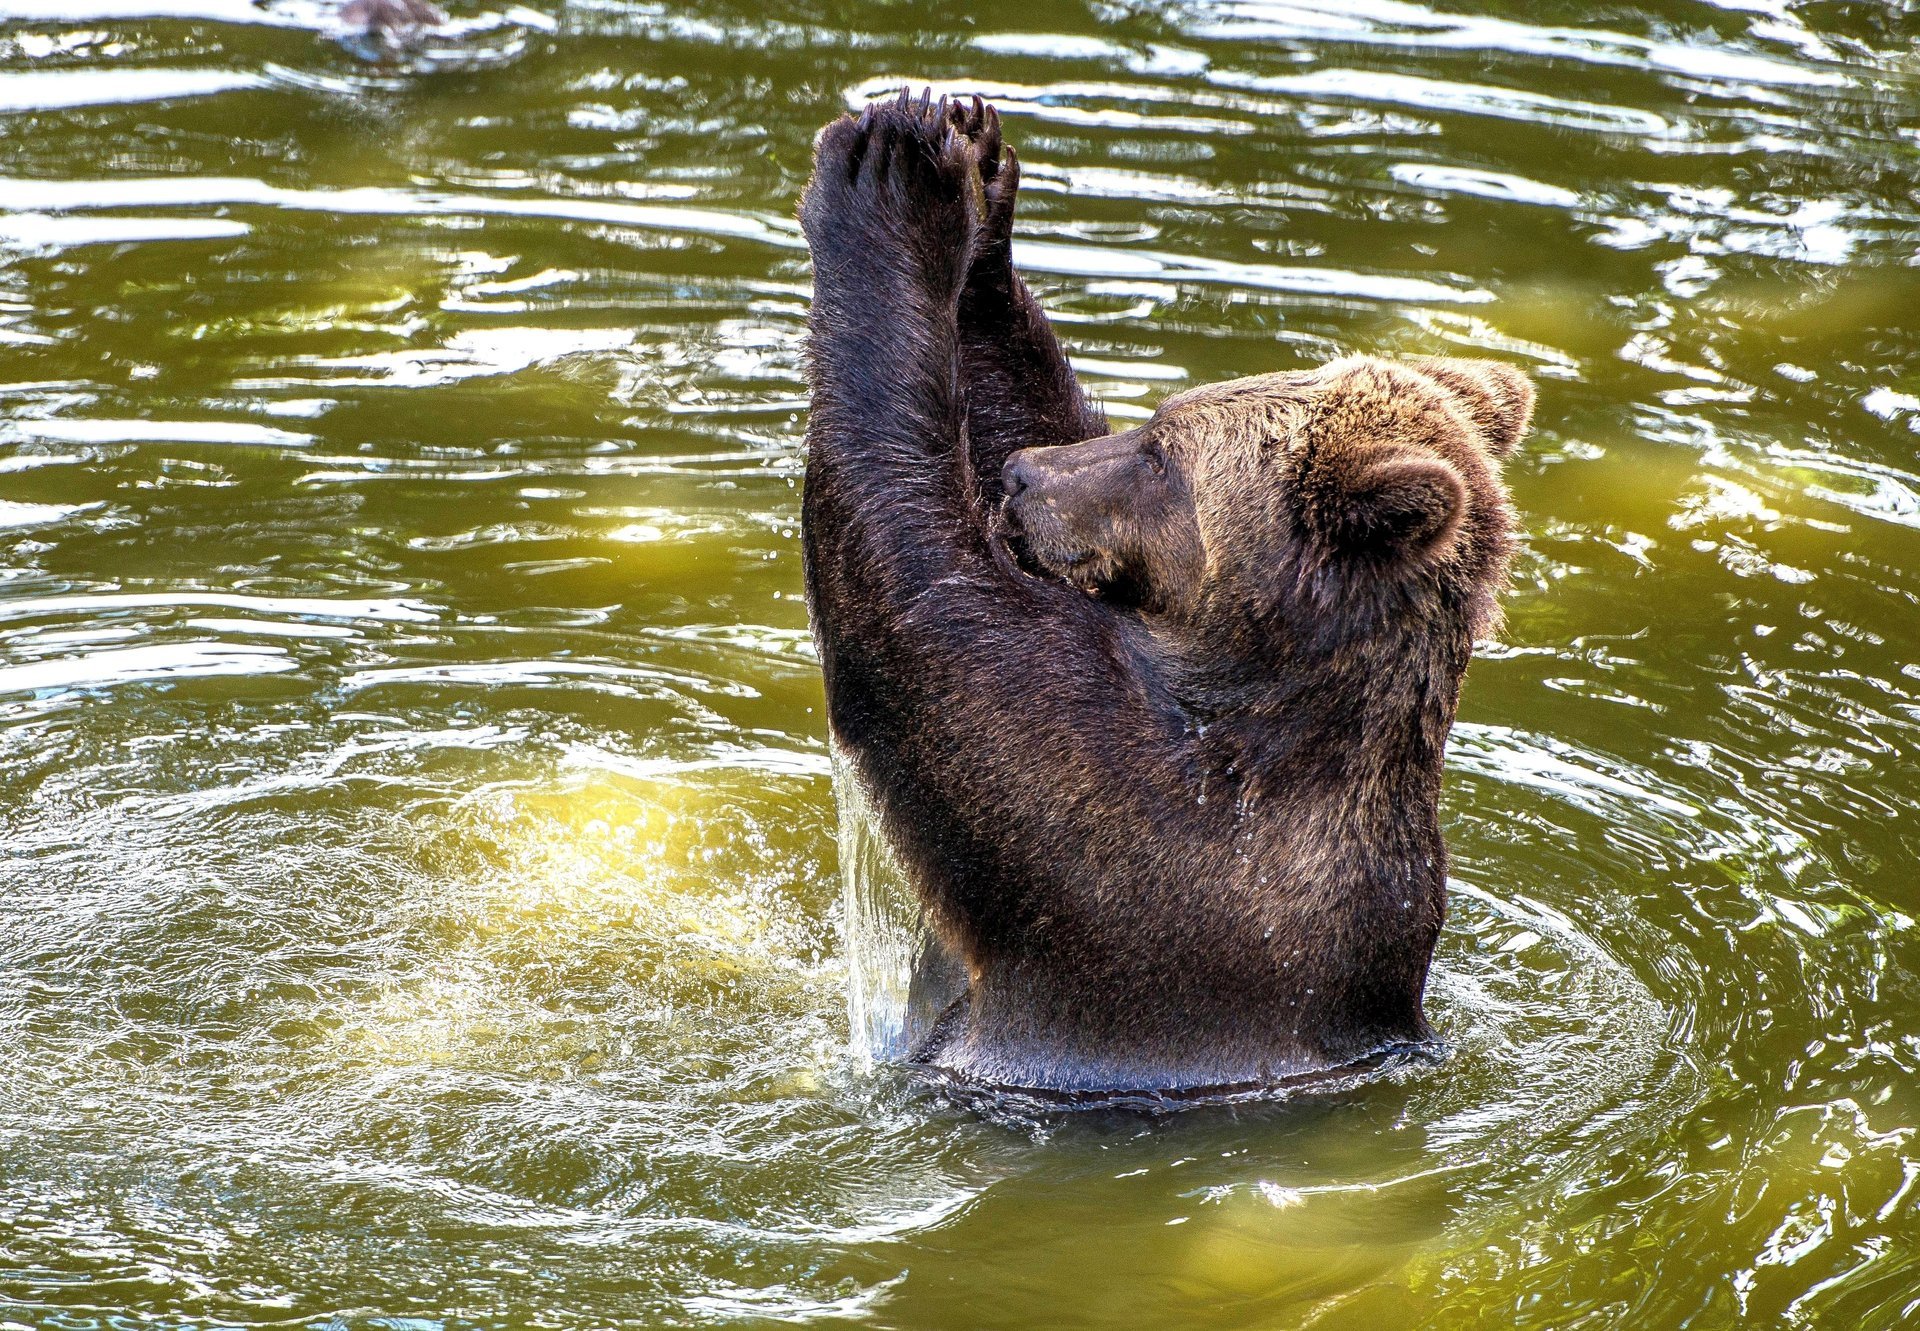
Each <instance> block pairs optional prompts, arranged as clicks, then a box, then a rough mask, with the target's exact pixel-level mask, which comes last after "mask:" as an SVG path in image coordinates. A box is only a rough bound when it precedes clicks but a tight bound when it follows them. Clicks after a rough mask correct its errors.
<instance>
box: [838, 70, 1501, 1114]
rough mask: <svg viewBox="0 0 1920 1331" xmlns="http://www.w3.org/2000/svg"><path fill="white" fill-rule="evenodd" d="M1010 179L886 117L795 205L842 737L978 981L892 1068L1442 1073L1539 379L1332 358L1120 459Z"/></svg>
mask: <svg viewBox="0 0 1920 1331" xmlns="http://www.w3.org/2000/svg"><path fill="white" fill-rule="evenodd" d="M1019 179H1020V166H1019V159H1018V156H1017V155H1016V153H1015V152H1014V149H1013V148H1012V146H1011V145H1009V144H1007V143H1006V142H1005V141H1004V138H1003V135H1002V131H1001V125H1000V120H999V116H998V114H997V112H996V111H995V110H994V109H993V108H992V107H991V106H990V105H987V104H986V103H984V102H982V101H981V100H980V99H978V98H974V99H970V100H963V99H951V100H950V99H945V98H942V99H940V100H938V101H935V100H933V99H932V97H931V95H930V94H922V95H921V96H920V97H919V98H918V99H914V98H912V97H911V96H910V95H909V94H908V93H905V92H903V93H902V94H901V95H900V97H899V98H898V99H897V100H892V101H886V102H882V103H879V104H876V105H873V106H870V107H868V108H867V109H866V110H864V111H862V112H860V113H859V114H858V115H857V116H855V115H848V116H843V117H841V118H840V119H838V120H836V121H834V122H833V123H831V124H830V125H828V126H827V127H826V128H825V129H824V130H823V131H821V133H820V135H819V137H818V138H817V140H816V143H815V152H814V163H813V174H812V177H811V179H810V181H809V183H808V184H807V186H806V189H805V191H804V193H803V195H802V200H801V204H800V221H801V226H802V229H803V231H804V233H805V236H806V239H807V243H808V246H809V248H810V250H811V253H812V260H813V281H814V288H813V299H812V304H811V308H810V312H809V315H808V332H807V340H808V347H807V371H808V376H809V381H810V388H811V393H812V403H811V412H810V416H809V420H808V426H807V436H806V439H807V459H806V473H805V483H804V490H803V494H802V544H803V555H804V569H805V580H806V593H807V602H808V606H809V609H810V613H811V616H812V624H813V632H814V637H815V643H816V646H817V647H818V651H819V658H820V663H821V669H822V672H823V675H824V682H825V688H826V698H827V724H828V727H829V730H830V733H831V738H832V741H833V742H834V744H835V745H836V746H837V747H838V749H839V750H840V752H841V753H842V754H843V755H844V756H845V758H846V759H847V761H848V762H849V763H850V764H851V766H852V768H853V770H854V772H855V773H856V774H857V777H858V779H859V781H860V782H861V784H862V786H863V787H864V789H865V792H866V793H867V795H868V796H869V797H870V799H871V802H872V804H873V806H874V808H875V810H876V812H877V818H878V824H879V828H880V831H881V833H882V835H883V836H884V838H885V839H886V841H887V843H888V844H889V845H890V847H891V848H892V849H893V851H894V852H895V854H896V856H897V858H898V859H899V862H900V864H901V866H902V868H903V870H904V871H905V873H906V874H907V876H908V878H909V879H910V881H911V883H912V885H913V888H914V891H915V892H916V893H917V894H918V896H919V898H920V899H921V901H922V903H923V904H924V906H925V909H926V911H927V914H928V918H929V920H930V922H931V924H932V926H933V928H934V929H935V930H936V931H937V933H938V936H939V937H940V939H941V940H942V941H943V943H944V944H945V946H946V947H947V948H948V949H950V950H951V952H952V953H953V955H954V956H955V957H956V958H957V959H958V961H959V962H960V969H961V972H962V983H963V986H964V987H963V989H962V991H961V992H960V993H959V995H958V997H957V998H955V999H954V1001H953V1002H952V1004H951V1005H950V1006H948V1007H947V1008H946V1009H945V1010H944V1011H943V1012H942V1013H941V1014H940V1016H939V1018H938V1020H937V1021H936V1022H934V1023H933V1025H932V1028H931V1030H930V1031H929V1032H928V1034H927V1035H926V1037H925V1039H924V1040H923V1041H922V1042H921V1043H920V1044H919V1046H918V1047H917V1048H915V1049H914V1050H913V1051H912V1052H911V1054H910V1055H909V1058H908V1062H909V1063H911V1064H915V1065H919V1066H920V1067H922V1068H924V1069H925V1070H926V1071H927V1073H928V1074H929V1075H933V1076H936V1077H939V1078H942V1079H950V1080H951V1081H952V1082H953V1083H955V1084H960V1085H965V1086H975V1087H986V1088H1004V1089H1007V1090H1015V1091H1023V1092H1032V1093H1035V1094H1040V1095H1047V1096H1058V1097H1065V1098H1069V1099H1073V1098H1076V1097H1095V1098H1099V1097H1110V1096H1125V1095H1135V1094H1145V1095H1152V1096H1205V1095H1215V1094H1230V1093H1231V1094H1238V1093H1241V1092H1256V1093H1257V1092H1262V1091H1267V1090H1271V1089H1273V1088H1282V1087H1290V1086H1294V1085H1298V1084H1300V1083H1301V1082H1302V1081H1303V1080H1304V1081H1309V1082H1310V1081H1313V1080H1314V1079H1318V1078H1322V1077H1326V1076H1334V1075H1345V1074H1346V1070H1349V1069H1366V1068H1370V1067H1375V1066H1378V1065H1379V1064H1381V1063H1382V1062H1385V1061H1395V1060H1398V1059H1399V1058H1400V1057H1401V1056H1403V1055H1413V1056H1422V1055H1429V1054H1432V1053H1433V1052H1434V1051H1435V1050H1436V1048H1437V1042H1436V1037H1435V1035H1434V1032H1433V1030H1432V1028H1431V1027H1430V1025H1429V1024H1428V1021H1427V1019H1426V1016H1425V1013H1424V1008H1423V994H1424V990H1425V987H1426V979H1427V972H1428V968H1429V965H1430V963H1431V961H1432V957H1433V952H1434V948H1435V945H1436V942H1437V939H1438V936H1439V933H1440V929H1441V925H1442V922H1443V920H1444V919H1445V915H1446V882H1447V864H1448V862H1447V848H1446V845H1445V842H1444V841H1443V839H1442V836H1441V829H1440V820H1439V795H1440V787H1441V767H1442V758H1443V754H1444V749H1445V745H1446V739H1447V735H1448V731H1449V729H1450V728H1451V726H1452V723H1453V718H1454V713H1455V709H1456V706H1457V703H1458V699H1459V692H1460V686H1461V681H1462V679H1463V677H1464V675H1465V672H1466V669H1467V666H1468V662H1469V659H1470V657H1471V655H1472V650H1473V644H1474V642H1475V641H1476V640H1477V639H1479V638H1482V637H1485V636H1486V635H1488V634H1490V633H1492V632H1493V631H1494V630H1495V628H1496V625H1497V623H1498V619H1499V610H1498V605H1497V597H1498V594H1499V592H1500V590H1501V588H1502V586H1503V584H1504V583H1505V581H1506V577H1507V565H1508V561H1509V558H1510V555H1511V551H1512V548H1513V544H1514V541H1515V528H1516V518H1515V515H1514V512H1513V510H1512V507H1511V504H1510V501H1509V499H1508V496H1507V492H1506V490H1505V488H1504V486H1503V484H1502V482H1501V479H1500V473H1499V467H1500V460H1501V459H1502V458H1504V457H1506V456H1507V455H1509V454H1511V453H1512V451H1513V449H1514V448H1515V446H1516V445H1517V443H1518V442H1519V440H1520V438H1521V436H1522V435H1523V434H1524V432H1525V431H1526V429H1527V426H1528V422H1529V419H1530V415H1531V412H1532V404H1533V390H1532V387H1531V385H1530V383H1529V381H1528V380H1527V378H1526V377H1525V376H1524V375H1523V374H1521V373H1520V372H1519V371H1517V370H1515V369H1513V368H1511V367H1509V366H1505V365H1502V364H1497V363H1493V362H1483V361H1474V360H1463V359H1451V358H1434V359H1426V360H1414V361H1410V362H1406V363H1398V362H1390V361H1387V360H1383V359H1376V358H1372V357H1366V356H1355V357H1350V358H1347V359H1342V360H1338V361H1335V362H1333V363H1331V364H1327V365H1324V366H1321V367H1320V368H1318V369H1314V370H1310V371H1304V372H1282V373H1273V374H1265V375H1259V376H1255V377H1252V378H1247V379H1240V380H1235V381H1232V382H1228V383H1221V384H1215V385H1211V386H1207V387H1199V388H1192V389H1188V390H1186V391H1183V392H1180V393H1177V394H1175V395H1173V396H1170V397H1168V398H1167V399H1166V400H1165V401H1163V402H1162V403H1161V404H1160V405H1159V407H1158V408H1157V409H1156V410H1155V411H1154V413H1153V415H1152V417H1151V419H1149V420H1147V421H1145V422H1144V423H1142V424H1139V425H1136V426H1134V427H1132V428H1129V429H1126V430H1123V431H1119V432H1114V431H1112V430H1110V429H1109V426H1108V423H1107V421H1106V419H1105V418H1104V416H1103V414H1102V412H1101V411H1100V410H1099V409H1098V408H1097V407H1096V406H1094V405H1093V404H1092V403H1091V402H1090V401H1089V400H1088V398H1087V396H1086V395H1085V394H1084V392H1083V391H1082V390H1081V387H1080V385H1079V383H1078V381H1077V380H1076V378H1075V375H1074V373H1073V370H1072V369H1071V367H1070V366H1069V364H1068V361H1067V358H1066V356H1065V354H1064V353H1063V351H1062V349H1061V346H1060V342H1059V340H1058V338H1057V337H1056V335H1055V334H1054V332H1053V329H1052V327H1051V325H1050V323H1049V321H1048V319H1047V317H1046V315H1045V313H1044V311H1043V310H1042V309H1041V306H1040V304H1039V302H1038V301H1037V300H1036V299H1035V298H1034V296H1033V295H1032V293H1031V292H1030V291H1029V289H1028V288H1027V286H1026V285H1025V283H1024V282H1023V281H1022V280H1021V278H1020V277H1019V276H1018V275H1017V273H1016V272H1015V271H1014V268H1013V261H1012V236H1013V213H1014V203H1015V198H1016V193H1017V190H1018V187H1019Z"/></svg>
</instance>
